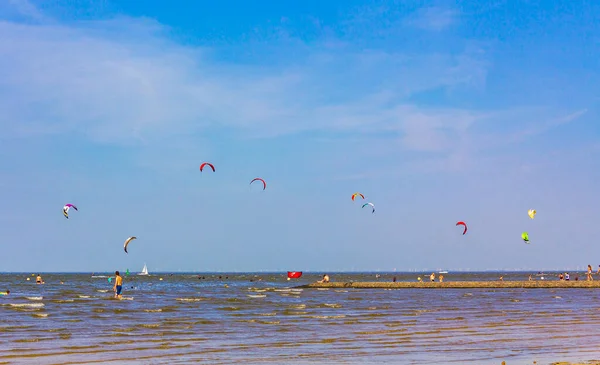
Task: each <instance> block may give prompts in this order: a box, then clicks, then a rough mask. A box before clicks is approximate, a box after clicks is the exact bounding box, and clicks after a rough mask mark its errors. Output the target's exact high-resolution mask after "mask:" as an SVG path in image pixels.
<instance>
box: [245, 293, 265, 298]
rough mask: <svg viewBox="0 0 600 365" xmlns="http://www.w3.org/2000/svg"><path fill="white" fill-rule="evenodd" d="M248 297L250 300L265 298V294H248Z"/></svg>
mask: <svg viewBox="0 0 600 365" xmlns="http://www.w3.org/2000/svg"><path fill="white" fill-rule="evenodd" d="M248 297H250V298H265V297H266V295H265V294H256V295H252V294H248Z"/></svg>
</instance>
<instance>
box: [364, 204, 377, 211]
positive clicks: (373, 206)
mask: <svg viewBox="0 0 600 365" xmlns="http://www.w3.org/2000/svg"><path fill="white" fill-rule="evenodd" d="M367 205H370V206H371V207H372V208H373V213H375V205H373V203H365V204H363V206H362V207H363V208H364V207H366V206H367Z"/></svg>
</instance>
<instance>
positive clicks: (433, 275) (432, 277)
mask: <svg viewBox="0 0 600 365" xmlns="http://www.w3.org/2000/svg"><path fill="white" fill-rule="evenodd" d="M429 281H431V282H432V283H433V282H434V281H435V273H434V272H432V273H431V275H429Z"/></svg>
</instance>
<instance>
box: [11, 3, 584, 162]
mask: <svg viewBox="0 0 600 365" xmlns="http://www.w3.org/2000/svg"><path fill="white" fill-rule="evenodd" d="M18 4H20V6H25V9H29V13H30V14H32V16H34V17H36V18H37V19H40V20H41V19H45V18H44V17H43V14H38V15H40V16H37V15H36V14H37V13H39V12H38V11H37V9H35V8H34V7H31V4H28V3H27V2H20V3H18ZM24 4H25V5H24ZM376 14H379V12H376ZM418 14H419V17H418V18H417V20H415V21H416V23H415V25H417V24H419V26H429V27H430V28H431V29H440V27H442V26H448V25H450V24H451V23H452V21H454V19H455V16H456V13H455V12H453V11H450V10H444V9H440V8H427V9H422V10H421V11H419V12H418ZM0 33H1V34H3V37H1V38H0V55H2V56H3V57H0V85H1V87H0V110H2V113H1V114H0V126H2V127H3V128H4V131H5V133H3V137H4V138H10V137H14V136H31V135H35V134H39V135H56V136H58V135H62V134H67V133H69V134H74V135H77V136H80V137H82V138H89V139H91V140H94V141H96V142H100V143H119V144H126V145H128V144H144V145H152V144H154V143H155V142H158V143H161V141H164V140H167V139H168V140H171V141H176V140H177V139H176V138H187V140H186V141H184V142H183V143H184V144H190V143H189V141H188V140H189V138H190V136H193V135H201V133H204V132H206V131H215V130H220V131H223V132H226V133H232V134H233V136H236V137H243V138H248V137H250V138H257V137H260V138H272V137H277V136H282V135H287V134H293V133H299V132H304V131H315V132H323V133H326V132H338V133H345V134H346V135H354V136H360V138H365V139H377V136H379V135H382V134H385V135H386V140H385V141H380V142H378V143H377V148H378V149H380V150H381V151H382V153H388V152H391V153H393V152H394V151H396V152H397V151H401V150H405V151H414V152H425V153H429V154H431V153H434V155H428V156H427V158H429V159H430V164H429V165H427V164H426V163H423V160H419V162H418V164H419V166H421V168H422V167H423V166H430V167H431V168H432V169H433V168H439V169H453V168H459V167H460V168H464V166H468V165H469V164H468V161H469V160H470V158H471V156H472V155H473V154H474V153H476V151H478V149H479V147H477V146H478V143H476V142H474V141H476V140H477V139H478V138H482V139H483V140H485V138H486V136H480V135H477V134H476V132H474V131H472V128H473V126H476V125H477V124H479V123H483V122H485V123H490V121H496V122H497V121H499V120H501V118H502V115H503V114H504V115H508V116H510V118H513V119H517V120H519V119H523V118H525V117H526V115H525V114H523V115H521V114H519V113H518V111H510V112H507V111H506V110H502V111H479V110H470V109H468V108H455V107H433V106H431V105H428V106H421V105H419V104H418V103H415V102H412V101H411V98H412V97H413V96H414V95H418V94H419V93H423V92H428V91H436V90H444V89H455V88H467V89H468V88H473V87H476V88H481V87H482V85H485V79H486V75H487V70H488V67H489V66H490V63H489V60H488V59H487V54H486V53H485V52H484V51H482V50H481V49H480V48H478V47H476V46H473V45H471V44H469V43H465V47H464V49H463V51H462V52H458V53H456V52H446V53H443V52H435V53H415V52H410V53H407V52H401V51H398V50H392V49H369V50H362V49H357V48H354V47H352V46H351V45H348V44H344V43H343V42H333V44H334V46H332V39H331V38H330V37H327V38H326V39H323V42H316V43H313V44H311V46H310V47H309V46H308V45H306V44H304V43H303V42H302V41H300V40H299V39H293V38H292V37H291V36H290V35H289V34H285V36H283V37H282V38H280V39H271V42H272V43H274V44H279V45H280V47H281V50H282V51H281V54H279V53H277V50H276V49H273V48H272V47H273V46H271V48H270V49H269V51H270V54H273V55H274V57H280V58H282V60H289V61H290V62H280V63H277V64H276V65H275V66H273V67H270V68H269V69H265V68H263V67H261V65H250V64H244V63H243V62H239V63H225V62H222V61H219V49H218V48H206V47H200V46H182V45H179V44H177V43H176V42H174V41H172V40H170V39H169V37H168V36H167V34H168V29H167V28H165V27H163V26H162V25H160V24H159V23H157V22H155V21H153V20H149V19H133V18H127V17H120V18H116V19H112V20H109V21H92V22H84V23H75V24H70V25H64V24H63V25H61V24H57V23H55V22H51V21H42V22H41V23H40V24H24V23H18V22H14V21H3V22H0ZM284 33H285V32H284ZM289 42H292V43H293V44H294V45H295V46H299V45H300V46H302V45H304V46H302V47H299V48H298V49H299V50H300V52H303V54H302V57H300V58H299V59H300V61H298V59H291V58H289V57H288V56H286V55H285V54H284V53H285V50H286V49H287V48H286V46H288V45H289ZM574 117H575V116H574ZM536 128H538V127H536ZM536 130H537V129H536ZM532 133H533V132H532ZM536 133H537V132H536ZM178 136H179V137H178ZM182 136H185V137H182ZM390 136H391V137H392V138H390ZM496 137H497V136H490V138H496ZM0 138H1V137H0ZM173 143H175V142H173ZM204 148H206V147H204ZM482 148H484V147H482Z"/></svg>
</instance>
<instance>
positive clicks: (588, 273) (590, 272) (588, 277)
mask: <svg viewBox="0 0 600 365" xmlns="http://www.w3.org/2000/svg"><path fill="white" fill-rule="evenodd" d="M593 280H594V278H593V277H592V265H588V270H587V281H593Z"/></svg>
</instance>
